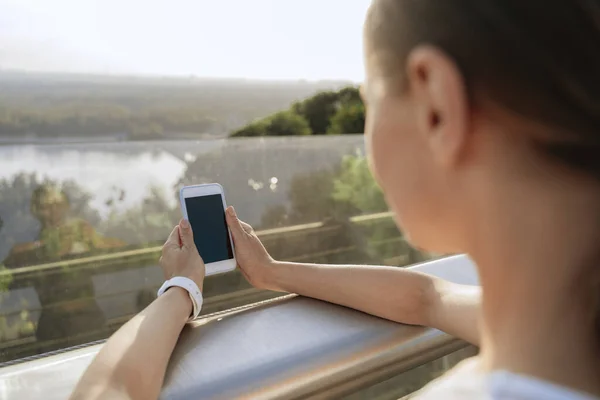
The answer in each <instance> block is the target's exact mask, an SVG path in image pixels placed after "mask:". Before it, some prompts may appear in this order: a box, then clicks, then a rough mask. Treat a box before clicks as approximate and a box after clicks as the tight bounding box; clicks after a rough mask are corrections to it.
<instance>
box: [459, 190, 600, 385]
mask: <svg viewBox="0 0 600 400" xmlns="http://www.w3.org/2000/svg"><path fill="white" fill-rule="evenodd" d="M542 194H543V193H542ZM495 195H496V196H499V197H496V199H495V200H492V199H491V198H490V199H489V200H490V202H488V203H487V204H486V205H485V206H482V207H492V209H488V211H487V212H486V213H484V214H482V215H488V216H491V217H489V218H487V219H485V220H483V221H480V225H479V227H478V229H477V228H476V229H475V231H474V232H475V234H476V236H475V237H474V238H473V242H474V243H475V245H474V246H473V247H472V251H471V252H470V253H471V256H472V257H473V259H474V260H475V262H476V263H477V264H478V266H479V270H480V279H481V284H482V287H483V300H482V301H483V304H482V314H483V315H482V318H481V323H482V327H481V331H482V350H481V356H482V362H483V366H484V368H486V369H488V370H494V369H504V370H509V371H511V372H514V373H518V374H523V375H528V376H533V377H537V378H540V379H543V380H547V381H551V382H554V383H557V384H559V385H563V386H566V387H571V388H574V389H577V390H581V391H584V392H588V393H592V394H595V395H600V381H599V380H598V376H600V344H599V343H598V342H599V339H598V332H597V331H596V329H595V324H594V316H595V314H596V313H597V312H598V310H597V309H596V308H597V296H598V290H600V286H599V285H598V280H597V273H596V275H595V276H594V271H593V270H594V268H593V265H590V264H593V261H592V260H593V258H594V257H596V259H597V256H598V250H597V244H596V243H595V242H596V241H597V238H598V237H600V228H599V227H600V213H598V214H597V215H592V216H591V215H590V213H591V212H593V211H590V210H594V209H598V204H600V199H598V198H596V199H595V200H594V201H595V203H593V204H591V203H592V202H591V200H592V199H591V198H590V197H585V196H583V197H579V198H577V197H576V196H572V194H571V193H569V192H568V191H567V192H565V194H564V195H562V196H561V195H558V196H557V195H556V194H552V195H549V194H548V193H546V195H547V196H543V195H542V196H539V193H538V196H532V193H531V192H530V193H527V190H522V191H517V192H516V194H515V193H513V194H512V195H509V194H500V193H495ZM507 196H512V197H513V198H511V199H507V198H506V197H507ZM514 197H519V198H518V199H517V198H514ZM533 199H536V200H537V201H533ZM505 205H508V207H506V206H505ZM511 205H512V207H513V208H512V209H510V207H511ZM514 205H518V206H517V207H514ZM594 238H595V240H594ZM594 253H595V254H594ZM599 268H600V265H596V266H595V269H596V271H597V270H598V269H599ZM594 279H595V281H594Z"/></svg>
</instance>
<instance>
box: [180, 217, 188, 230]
mask: <svg viewBox="0 0 600 400" xmlns="http://www.w3.org/2000/svg"><path fill="white" fill-rule="evenodd" d="M179 226H181V227H182V228H183V229H187V228H189V227H190V223H189V222H188V220H187V219H182V220H181V222H180V223H179Z"/></svg>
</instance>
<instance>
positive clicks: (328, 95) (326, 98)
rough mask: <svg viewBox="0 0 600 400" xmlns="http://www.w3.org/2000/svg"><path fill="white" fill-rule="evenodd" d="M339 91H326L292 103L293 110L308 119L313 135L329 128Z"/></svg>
mask: <svg viewBox="0 0 600 400" xmlns="http://www.w3.org/2000/svg"><path fill="white" fill-rule="evenodd" d="M339 97H340V96H339V93H338V92H332V91H326V92H321V93H317V94H316V95H314V96H312V97H309V98H308V99H306V100H304V101H301V102H298V103H295V104H294V105H292V110H293V111H294V112H296V113H297V114H298V115H302V116H303V117H304V118H306V120H307V121H308V124H309V125H310V129H311V132H312V134H313V135H323V134H325V133H326V132H327V129H328V128H329V124H330V119H331V117H332V116H333V115H334V114H335V112H336V110H337V106H338V101H339Z"/></svg>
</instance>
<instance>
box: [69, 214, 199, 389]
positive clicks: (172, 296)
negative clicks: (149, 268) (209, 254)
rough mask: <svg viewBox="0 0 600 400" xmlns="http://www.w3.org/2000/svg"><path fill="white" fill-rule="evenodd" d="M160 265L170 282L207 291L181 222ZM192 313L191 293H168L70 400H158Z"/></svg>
mask: <svg viewBox="0 0 600 400" xmlns="http://www.w3.org/2000/svg"><path fill="white" fill-rule="evenodd" d="M160 264H161V267H162V269H163V272H164V273H165V278H167V279H168V278H171V277H173V276H185V277H187V278H190V279H192V280H193V281H194V282H196V284H197V285H198V287H199V288H200V290H202V284H203V280H204V263H203V262H202V259H201V258H200V255H199V254H198V250H196V246H195V245H194V238H193V235H192V231H191V228H190V227H189V224H185V223H183V222H182V223H181V224H180V225H179V226H176V227H175V229H173V232H171V235H170V236H169V239H168V240H167V242H166V243H165V245H164V247H163V254H162V257H161V261H160ZM191 312H192V302H191V300H190V298H189V295H188V293H187V291H185V290H184V289H181V288H178V287H172V288H170V289H169V290H167V292H166V293H164V294H163V295H162V296H160V297H159V298H157V299H156V300H154V301H153V302H152V303H151V304H150V305H149V306H148V307H146V309H145V310H143V311H142V312H140V313H139V314H138V315H136V316H135V317H133V318H132V319H131V320H130V321H129V322H127V323H126V324H125V325H123V326H122V327H121V328H120V329H119V330H118V331H117V332H115V333H114V334H113V335H112V336H111V338H110V339H109V340H108V341H107V342H106V344H104V346H103V347H102V350H100V352H99V353H98V355H96V357H95V358H94V360H93V361H92V363H91V364H90V366H89V367H88V368H87V370H86V371H85V373H84V374H83V376H82V377H81V379H80V381H79V383H78V384H77V387H76V388H75V390H74V392H73V394H72V395H71V400H79V399H82V400H83V399H85V400H100V399H102V400H103V399H116V400H120V399H131V400H138V399H139V400H142V399H143V400H148V399H156V398H158V395H159V394H160V390H161V388H162V384H163V379H164V376H165V372H166V369H167V364H168V362H169V358H170V357H171V353H172V352H173V349H174V348H175V343H177V338H178V337H179V334H180V333H181V330H182V329H183V327H184V325H185V323H186V321H187V320H188V318H189V316H190V314H191Z"/></svg>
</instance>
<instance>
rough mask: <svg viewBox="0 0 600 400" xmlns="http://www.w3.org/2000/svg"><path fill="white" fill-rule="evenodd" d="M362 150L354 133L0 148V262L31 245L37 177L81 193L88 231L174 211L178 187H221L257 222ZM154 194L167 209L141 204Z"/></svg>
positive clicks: (35, 228) (243, 213)
mask: <svg viewBox="0 0 600 400" xmlns="http://www.w3.org/2000/svg"><path fill="white" fill-rule="evenodd" d="M362 149H363V137H362V136H360V135H356V136H355V135H347V136H322V137H293V138H290V137H286V138H251V139H221V140H203V141H172V142H169V141H149V142H109V143H79V144H63V145H9V146H0V183H2V187H1V188H0V218H1V221H2V227H1V228H0V260H2V259H3V257H5V256H6V254H7V252H8V251H9V249H10V247H11V246H13V245H14V244H15V243H20V242H27V241H31V240H35V239H36V238H35V236H36V235H37V234H38V232H39V224H38V223H37V221H36V220H35V218H32V217H31V216H23V214H27V213H28V212H29V210H30V202H31V194H32V191H33V189H35V186H36V185H37V184H39V183H40V182H41V181H42V180H43V179H50V180H52V181H53V182H56V183H58V184H60V185H65V182H68V181H70V182H72V183H74V184H75V185H76V186H77V187H78V190H81V191H82V192H85V193H87V195H88V196H89V199H87V200H86V205H85V206H86V207H87V208H86V209H89V210H91V211H89V212H88V211H86V212H88V214H86V215H92V214H91V213H92V212H93V213H94V215H97V217H94V218H92V217H89V218H90V219H93V221H91V222H92V223H93V224H94V225H101V223H102V221H104V220H106V219H108V218H109V216H110V215H111V213H113V214H114V213H115V210H116V211H120V210H128V209H131V208H135V207H138V208H139V207H141V206H140V205H141V204H146V205H145V206H144V207H146V208H151V207H155V208H156V207H164V208H165V212H167V211H170V212H172V210H173V209H177V207H178V204H177V195H176V194H177V190H178V187H179V186H181V185H182V184H194V183H204V182H211V181H214V182H219V183H221V184H222V185H223V186H224V187H225V192H226V197H227V200H228V202H229V203H230V204H234V205H236V208H237V210H238V213H239V214H240V215H241V216H242V217H243V218H244V219H246V220H247V221H248V222H250V223H251V224H259V223H260V222H261V220H262V217H263V216H264V214H265V212H267V211H268V210H269V209H272V208H273V207H289V206H290V193H289V191H290V187H291V182H292V181H293V180H294V179H300V178H301V177H303V176H304V177H306V176H309V175H310V174H313V173H319V172H323V171H327V170H331V169H332V168H334V167H336V166H338V165H339V164H340V160H341V159H342V157H343V156H344V155H346V154H352V153H355V152H356V151H362ZM19 174H36V175H37V180H35V181H34V182H29V183H23V182H21V181H19V180H15V178H16V177H17V176H18V175H19ZM28 185H29V186H28ZM308 187H310V185H308ZM153 189H154V192H153ZM156 190H158V191H159V192H161V193H163V194H164V202H165V205H156V204H154V205H153V204H149V205H148V204H147V203H152V200H153V199H154V197H156ZM307 191H310V189H307ZM306 195H307V196H309V195H310V193H306ZM148 199H150V200H148ZM71 200H73V199H71ZM81 207H83V206H80V208H81ZM167 209H168V210H167ZM154 212H156V210H154ZM160 232H162V231H160ZM160 232H158V233H156V234H155V235H154V236H160V235H161V234H162V233H160ZM149 234H150V233H149ZM157 239H158V238H157V237H149V240H157ZM131 241H135V240H134V239H131Z"/></svg>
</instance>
